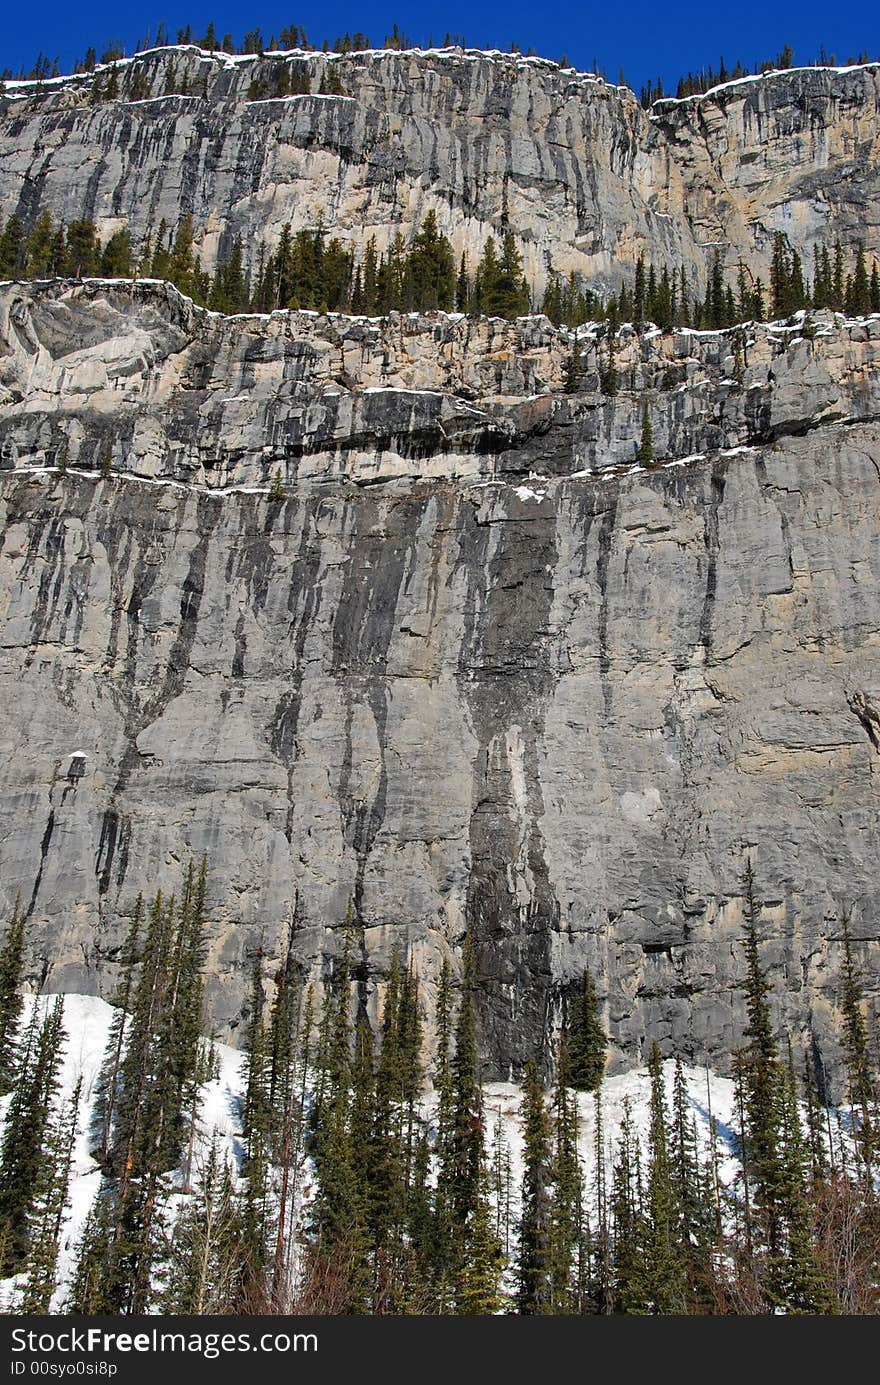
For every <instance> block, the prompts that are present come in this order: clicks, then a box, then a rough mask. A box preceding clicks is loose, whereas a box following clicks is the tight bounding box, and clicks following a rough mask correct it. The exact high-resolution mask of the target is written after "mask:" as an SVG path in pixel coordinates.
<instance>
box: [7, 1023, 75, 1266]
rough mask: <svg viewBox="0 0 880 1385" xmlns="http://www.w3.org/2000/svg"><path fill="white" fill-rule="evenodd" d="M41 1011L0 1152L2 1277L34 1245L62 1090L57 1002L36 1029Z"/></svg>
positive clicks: (29, 1039)
mask: <svg viewBox="0 0 880 1385" xmlns="http://www.w3.org/2000/svg"><path fill="white" fill-rule="evenodd" d="M37 1013H38V1006H37V1005H36V1003H35V1005H34V1018H33V1019H32V1022H31V1025H30V1027H29V1030H28V1035H27V1040H26V1047H25V1053H24V1056H23V1061H22V1068H21V1072H20V1075H19V1078H18V1081H17V1085H16V1088H15V1091H14V1092H13V1095H12V1100H11V1102H10V1106H9V1110H8V1112H7V1116H6V1125H5V1129H4V1132H3V1144H2V1148H0V1242H2V1247H3V1253H4V1257H5V1258H4V1260H3V1262H2V1264H0V1272H2V1273H3V1274H10V1273H14V1272H16V1271H17V1270H18V1269H19V1268H20V1267H21V1266H22V1264H23V1262H24V1261H25V1258H26V1256H27V1252H28V1249H29V1245H30V1236H31V1230H32V1221H33V1215H34V1209H35V1206H36V1203H37V1200H38V1198H39V1195H40V1190H41V1184H42V1180H43V1178H44V1176H45V1175H46V1171H47V1160H48V1158H49V1153H48V1149H47V1136H48V1132H49V1130H50V1127H51V1122H52V1117H53V1100H54V1097H55V1093H56V1091H57V1089H58V1070H59V1067H60V1064H61V1050H62V1045H63V1042H64V1029H63V1005H62V1001H61V998H60V997H59V998H58V999H57V1000H56V1002H55V1004H54V1006H53V1007H52V1009H51V1010H49V1011H48V1012H47V1013H46V1015H45V1018H44V1019H43V1021H42V1023H41V1024H39V1026H37V1023H36V1017H37Z"/></svg>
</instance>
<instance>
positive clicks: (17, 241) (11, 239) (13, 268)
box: [0, 212, 25, 279]
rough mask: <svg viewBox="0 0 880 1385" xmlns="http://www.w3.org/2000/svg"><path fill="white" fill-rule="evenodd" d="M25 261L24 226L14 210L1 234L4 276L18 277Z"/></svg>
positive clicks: (0, 267)
mask: <svg viewBox="0 0 880 1385" xmlns="http://www.w3.org/2000/svg"><path fill="white" fill-rule="evenodd" d="M24 261H25V238H24V228H23V227H22V224H21V219H20V218H19V216H18V214H17V213H16V212H13V213H12V215H11V216H10V217H9V219H8V220H7V222H6V225H5V226H4V227H3V234H2V236H0V274H2V275H3V277H4V278H9V279H15V278H17V277H18V276H19V275H21V274H22V272H23V270H24Z"/></svg>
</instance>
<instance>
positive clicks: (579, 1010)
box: [565, 969, 608, 1092]
mask: <svg viewBox="0 0 880 1385" xmlns="http://www.w3.org/2000/svg"><path fill="white" fill-rule="evenodd" d="M565 1042H566V1051H567V1063H568V1075H569V1081H570V1083H571V1085H572V1087H576V1088H577V1089H578V1090H579V1091H582V1092H595V1091H596V1090H597V1089H598V1087H599V1085H600V1083H601V1081H602V1075H603V1073H604V1071H605V1061H606V1054H607V1051H608V1038H607V1035H606V1034H605V1030H604V1028H603V1027H602V1020H601V1017H600V1014H599V1001H598V998H597V996H596V986H595V983H594V981H593V977H592V974H591V973H590V971H589V969H586V970H585V971H584V973H583V975H582V977H581V979H580V982H579V984H578V987H577V990H576V991H575V993H574V995H573V996H572V998H571V1001H570V1003H569V1012H568V1022H567V1024H566V1026H565Z"/></svg>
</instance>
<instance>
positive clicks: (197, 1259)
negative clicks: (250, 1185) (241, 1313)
mask: <svg viewBox="0 0 880 1385" xmlns="http://www.w3.org/2000/svg"><path fill="white" fill-rule="evenodd" d="M241 1235H242V1226H241V1213H240V1209H239V1207H238V1204H237V1201H236V1197H235V1191H234V1188H233V1183H232V1177H231V1174H230V1170H229V1166H228V1165H227V1164H226V1163H225V1162H224V1161H223V1160H222V1159H221V1157H220V1155H219V1153H218V1150H217V1146H216V1144H215V1143H212V1145H211V1148H210V1150H209V1153H208V1157H207V1160H206V1163H205V1167H204V1170H203V1171H202V1176H201V1179H200V1181H199V1189H198V1192H197V1193H194V1194H191V1196H190V1198H189V1200H188V1202H187V1204H186V1206H185V1207H184V1209H183V1211H182V1212H181V1213H180V1214H179V1216H178V1217H177V1219H176V1221H175V1223H174V1234H173V1237H172V1238H171V1242H170V1257H169V1264H168V1268H167V1271H166V1275H165V1284H164V1288H163V1292H162V1299H161V1307H162V1311H163V1312H164V1313H183V1314H187V1315H195V1316H200V1315H202V1314H206V1313H226V1312H229V1311H230V1308H231V1307H233V1306H234V1305H235V1304H236V1299H237V1292H238V1290H237V1281H238V1276H239V1273H240V1265H241Z"/></svg>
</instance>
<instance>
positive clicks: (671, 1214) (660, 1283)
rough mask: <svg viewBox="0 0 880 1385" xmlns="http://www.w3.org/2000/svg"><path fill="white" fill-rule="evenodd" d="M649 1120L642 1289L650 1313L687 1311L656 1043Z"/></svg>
mask: <svg viewBox="0 0 880 1385" xmlns="http://www.w3.org/2000/svg"><path fill="white" fill-rule="evenodd" d="M648 1072H649V1073H650V1077H651V1124H650V1133H649V1145H648V1180H647V1196H646V1219H645V1221H646V1225H645V1271H646V1273H645V1292H646V1299H647V1303H648V1305H649V1306H650V1308H651V1311H652V1312H654V1313H681V1312H683V1311H685V1292H684V1290H685V1272H684V1265H683V1257H682V1253H681V1245H680V1242H679V1238H678V1232H679V1226H680V1210H679V1206H678V1196H677V1194H678V1189H677V1187H676V1180H675V1170H674V1163H673V1158H672V1154H671V1151H670V1131H669V1119H668V1114H667V1106H666V1091H665V1086H664V1081H663V1065H662V1061H661V1057H660V1049H659V1048H658V1046H657V1044H656V1043H655V1044H654V1045H653V1046H652V1048H651V1056H650V1059H649V1061H648Z"/></svg>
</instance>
